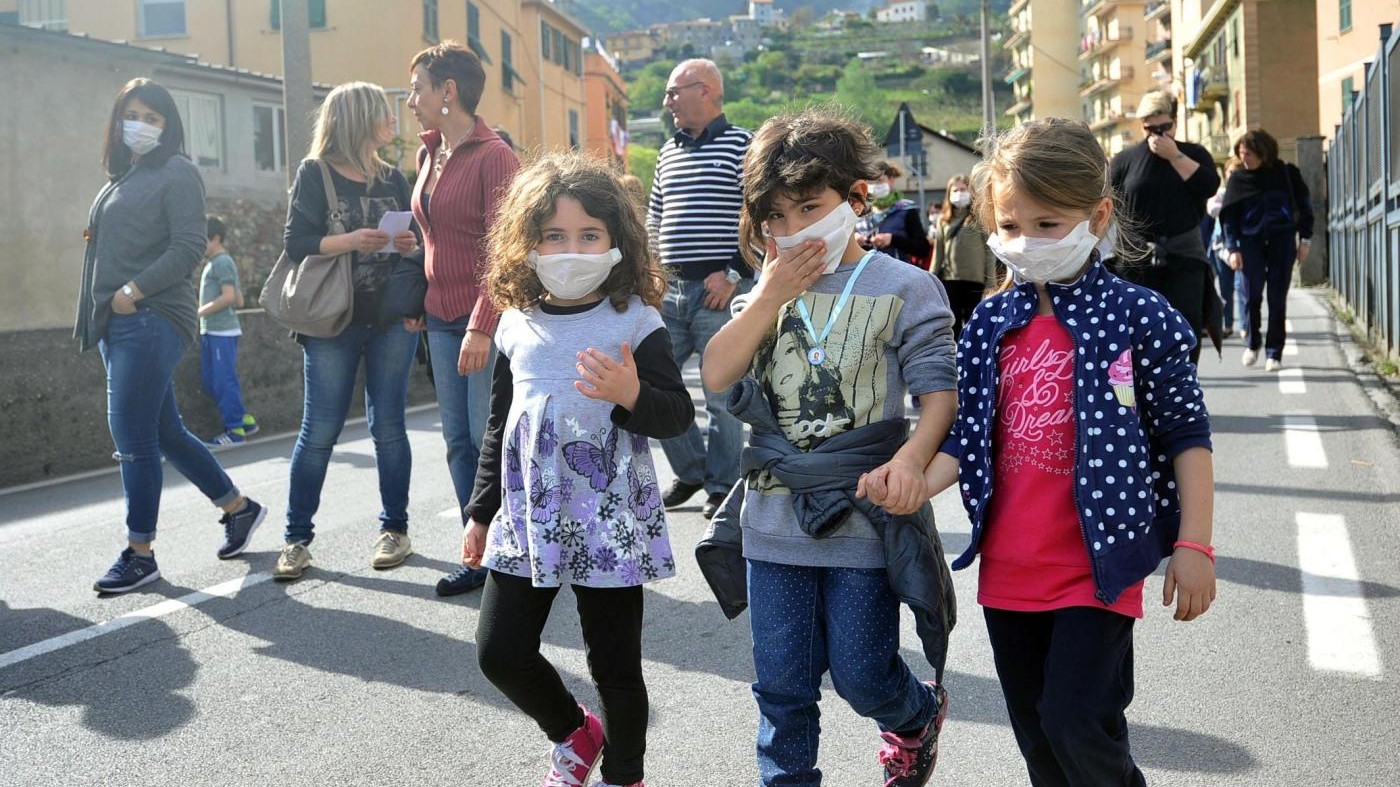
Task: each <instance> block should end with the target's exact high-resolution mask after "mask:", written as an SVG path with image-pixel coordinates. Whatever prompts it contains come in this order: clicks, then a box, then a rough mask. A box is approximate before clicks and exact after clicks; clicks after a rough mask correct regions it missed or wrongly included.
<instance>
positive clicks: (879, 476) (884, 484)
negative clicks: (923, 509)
mask: <svg viewBox="0 0 1400 787" xmlns="http://www.w3.org/2000/svg"><path fill="white" fill-rule="evenodd" d="M923 470H924V469H923V468H922V467H915V466H914V464H913V463H912V462H909V461H907V460H904V459H900V458H895V459H891V460H890V461H888V462H886V463H884V464H882V465H880V466H879V467H877V468H875V469H874V470H871V471H870V472H869V473H866V474H864V475H862V476H861V477H860V480H859V481H858V482H857V483H856V497H857V498H869V499H870V502H872V503H874V504H875V505H877V506H880V507H882V508H884V509H885V510H886V511H888V512H890V514H892V515H894V516H904V515H906V514H912V513H914V512H915V511H918V510H919V506H922V505H923V504H924V502H925V501H927V500H928V489H927V488H926V487H925V486H924V472H923Z"/></svg>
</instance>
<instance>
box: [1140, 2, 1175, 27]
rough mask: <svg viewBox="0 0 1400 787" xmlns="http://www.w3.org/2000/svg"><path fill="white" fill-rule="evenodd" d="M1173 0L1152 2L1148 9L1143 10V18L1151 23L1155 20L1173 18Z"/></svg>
mask: <svg viewBox="0 0 1400 787" xmlns="http://www.w3.org/2000/svg"><path fill="white" fill-rule="evenodd" d="M1171 13H1172V4H1171V0H1150V2H1148V4H1147V5H1146V7H1144V8H1143V9H1142V18H1143V19H1144V20H1145V21H1148V22H1151V21H1152V20H1153V19H1164V18H1166V17H1169V16H1171Z"/></svg>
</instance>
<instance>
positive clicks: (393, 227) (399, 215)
mask: <svg viewBox="0 0 1400 787" xmlns="http://www.w3.org/2000/svg"><path fill="white" fill-rule="evenodd" d="M412 223H413V212H412V211H407V210H391V211H389V212H388V213H385V214H384V215H383V216H380V217H379V231H380V232H387V233H389V242H388V243H386V244H384V248H382V249H380V250H379V253H380V254H393V253H394V252H396V251H397V249H395V248H394V236H395V235H397V234H399V233H400V232H408V227H409V225H410V224H412Z"/></svg>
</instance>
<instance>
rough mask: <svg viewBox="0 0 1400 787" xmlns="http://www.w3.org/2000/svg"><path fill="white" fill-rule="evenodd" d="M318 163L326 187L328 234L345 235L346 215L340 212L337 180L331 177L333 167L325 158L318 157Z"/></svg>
mask: <svg viewBox="0 0 1400 787" xmlns="http://www.w3.org/2000/svg"><path fill="white" fill-rule="evenodd" d="M316 164H317V165H318V166H319V167H320V168H321V182H322V183H323V184H325V188H326V230H327V234H328V235H344V234H345V217H344V215H343V214H342V213H341V212H340V196H339V195H337V194H336V193H335V180H334V179H333V178H332V177H331V168H330V167H329V166H327V165H326V162H325V160H324V159H316Z"/></svg>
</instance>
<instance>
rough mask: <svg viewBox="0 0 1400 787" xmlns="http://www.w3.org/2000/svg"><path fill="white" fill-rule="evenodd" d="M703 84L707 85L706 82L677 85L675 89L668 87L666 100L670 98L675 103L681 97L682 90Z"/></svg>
mask: <svg viewBox="0 0 1400 787" xmlns="http://www.w3.org/2000/svg"><path fill="white" fill-rule="evenodd" d="M703 84H705V83H704V82H691V83H690V84H688V85H676V86H675V87H668V88H666V93H665V95H666V98H669V99H671V100H672V101H675V100H676V99H677V98H679V97H680V95H681V91H682V90H685V89H686V88H688V87H695V86H696V85H703Z"/></svg>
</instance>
